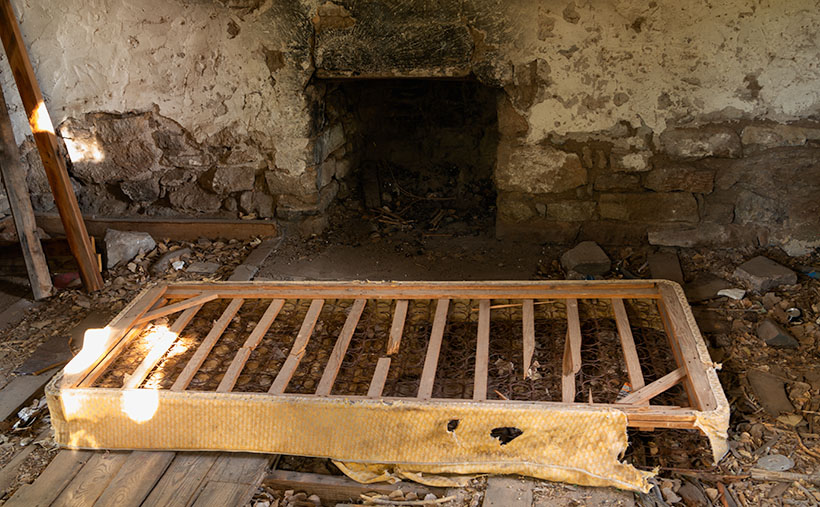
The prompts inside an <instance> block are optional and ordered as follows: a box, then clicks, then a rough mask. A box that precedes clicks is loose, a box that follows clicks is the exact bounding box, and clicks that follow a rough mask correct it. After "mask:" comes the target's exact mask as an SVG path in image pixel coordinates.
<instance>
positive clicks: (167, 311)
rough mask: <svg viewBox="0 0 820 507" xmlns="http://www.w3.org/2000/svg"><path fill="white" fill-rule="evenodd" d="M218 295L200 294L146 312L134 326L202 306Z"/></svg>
mask: <svg viewBox="0 0 820 507" xmlns="http://www.w3.org/2000/svg"><path fill="white" fill-rule="evenodd" d="M218 298H219V294H216V293H209V294H202V295H201V296H196V297H192V298H189V299H186V300H185V301H180V302H178V303H174V304H171V305H167V306H162V307H160V308H157V309H156V310H151V311H150V312H147V313H146V314H145V315H143V316H142V317H140V318H139V319H137V320H136V321H135V322H134V324H135V325H139V324H144V323H146V322H151V321H152V320H154V319H158V318H160V317H164V316H166V315H171V314H172V313H177V312H181V311H182V310H186V309H188V308H191V307H193V306H202V305H204V304H205V303H207V302H209V301H213V300H214V299H218Z"/></svg>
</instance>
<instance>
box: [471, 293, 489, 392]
mask: <svg viewBox="0 0 820 507" xmlns="http://www.w3.org/2000/svg"><path fill="white" fill-rule="evenodd" d="M489 362H490V300H489V299H482V300H481V301H480V302H479V303H478V337H477V339H476V353H475V378H474V379H473V399H474V400H486V399H487V370H488V368H489Z"/></svg>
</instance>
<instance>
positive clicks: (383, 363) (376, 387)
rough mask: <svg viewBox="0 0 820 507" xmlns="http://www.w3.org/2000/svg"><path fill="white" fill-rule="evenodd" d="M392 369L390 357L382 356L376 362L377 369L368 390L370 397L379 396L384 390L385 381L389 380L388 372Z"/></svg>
mask: <svg viewBox="0 0 820 507" xmlns="http://www.w3.org/2000/svg"><path fill="white" fill-rule="evenodd" d="M389 371H390V358H389V357H380V358H379V361H378V362H377V363H376V371H374V372H373V378H372V379H371V380H370V388H369V389H368V390H367V397H368V398H378V397H379V396H381V395H382V391H384V383H385V381H386V380H387V373H388V372H389Z"/></svg>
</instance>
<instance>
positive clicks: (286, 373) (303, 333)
mask: <svg viewBox="0 0 820 507" xmlns="http://www.w3.org/2000/svg"><path fill="white" fill-rule="evenodd" d="M324 304H325V300H324V299H314V300H313V302H311V303H310V308H308V311H307V314H306V315H305V320H304V321H303V322H302V327H301V329H299V334H297V335H296V340H295V341H294V342H293V347H291V349H290V354H289V355H288V357H287V359H285V363H284V364H283V365H282V369H281V370H279V373H277V374H276V378H275V379H274V380H273V384H271V386H270V389H268V392H269V393H271V394H282V393H284V392H285V389H286V388H287V387H288V384H289V383H290V379H291V378H293V374H294V373H296V368H298V367H299V363H300V362H301V361H302V357H304V355H305V349H306V348H307V344H308V341H309V340H310V335H312V334H313V328H314V327H316V321H317V320H319V313H321V311H322V306H323V305H324Z"/></svg>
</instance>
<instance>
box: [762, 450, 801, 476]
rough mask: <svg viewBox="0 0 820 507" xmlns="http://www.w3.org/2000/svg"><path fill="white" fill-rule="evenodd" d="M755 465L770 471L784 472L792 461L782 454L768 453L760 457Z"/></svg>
mask: <svg viewBox="0 0 820 507" xmlns="http://www.w3.org/2000/svg"><path fill="white" fill-rule="evenodd" d="M757 466H758V467H759V468H762V469H763V470H769V471H770V472H785V471H786V470H791V469H792V467H793V466H794V461H792V460H791V459H790V458H788V457H787V456H783V455H782V454H770V455H768V456H763V457H762V458H760V459H759V460H758V461H757Z"/></svg>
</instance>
